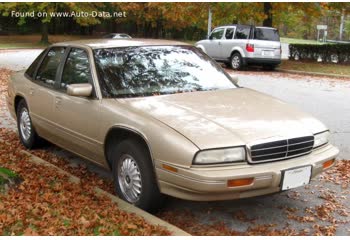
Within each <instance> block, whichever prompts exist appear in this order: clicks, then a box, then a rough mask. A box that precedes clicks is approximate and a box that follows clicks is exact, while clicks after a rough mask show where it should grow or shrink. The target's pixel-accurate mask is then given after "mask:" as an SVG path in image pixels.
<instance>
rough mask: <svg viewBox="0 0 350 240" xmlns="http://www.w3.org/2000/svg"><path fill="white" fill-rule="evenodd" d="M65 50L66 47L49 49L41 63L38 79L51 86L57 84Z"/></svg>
mask: <svg viewBox="0 0 350 240" xmlns="http://www.w3.org/2000/svg"><path fill="white" fill-rule="evenodd" d="M64 51H65V48H64V47H53V48H51V49H50V50H49V52H48V53H47V55H46V56H45V58H44V60H43V62H42V63H41V65H40V68H39V70H38V74H37V75H36V80H38V81H40V82H42V83H44V84H45V85H48V86H51V87H53V86H54V85H55V79H56V72H57V69H58V66H59V65H60V63H61V60H62V57H63V55H64Z"/></svg>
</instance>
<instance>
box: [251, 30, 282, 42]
mask: <svg viewBox="0 0 350 240" xmlns="http://www.w3.org/2000/svg"><path fill="white" fill-rule="evenodd" d="M254 39H257V40H266V41H277V42H279V41H280V36H279V34H278V30H277V29H273V28H255V31H254Z"/></svg>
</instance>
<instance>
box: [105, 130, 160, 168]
mask: <svg viewBox="0 0 350 240" xmlns="http://www.w3.org/2000/svg"><path fill="white" fill-rule="evenodd" d="M125 139H135V140H136V141H139V142H140V143H142V145H144V147H145V148H146V149H147V151H148V153H149V156H150V159H151V161H152V165H153V171H154V173H155V163H154V159H153V155H152V150H151V147H150V144H149V141H148V140H147V138H146V136H145V135H144V134H142V133H141V132H140V131H138V130H136V129H133V128H131V127H127V126H120V125H116V126H113V127H111V128H110V129H109V130H108V132H107V134H106V136H105V139H104V154H105V159H106V162H107V164H108V166H109V167H110V168H112V163H111V160H110V157H109V156H108V148H109V147H111V145H117V144H118V143H120V142H121V141H123V140H125Z"/></svg>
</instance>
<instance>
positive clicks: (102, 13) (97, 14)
mask: <svg viewBox="0 0 350 240" xmlns="http://www.w3.org/2000/svg"><path fill="white" fill-rule="evenodd" d="M11 17H16V18H21V17H32V18H36V17H38V18H47V17H51V18H55V17H59V18H71V17H74V18H91V17H93V18H95V17H99V18H125V17H126V12H123V11H121V12H112V13H110V12H105V11H90V12H85V11H70V12H45V11H38V12H36V11H29V12H16V11H11Z"/></svg>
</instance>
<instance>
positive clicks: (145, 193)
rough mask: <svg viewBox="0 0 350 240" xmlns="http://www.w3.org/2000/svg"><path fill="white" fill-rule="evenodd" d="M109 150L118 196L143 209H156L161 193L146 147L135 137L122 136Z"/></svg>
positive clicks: (159, 204) (160, 199) (159, 202)
mask: <svg viewBox="0 0 350 240" xmlns="http://www.w3.org/2000/svg"><path fill="white" fill-rule="evenodd" d="M110 151H111V152H110V155H109V156H110V157H111V160H112V171H113V178H114V185H115V190H116V192H117V194H118V196H119V197H120V198H122V199H123V200H125V201H127V202H129V203H131V204H133V205H135V206H137V207H139V208H141V209H144V210H146V211H154V210H157V209H159V208H160V206H161V201H162V195H161V193H160V191H159V189H158V185H157V183H156V178H155V174H154V171H153V165H152V161H151V158H150V155H149V153H148V151H147V149H146V147H145V146H143V144H141V143H140V142H138V141H136V140H124V141H122V142H121V143H119V144H118V146H114V147H112V148H111V149H110Z"/></svg>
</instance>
